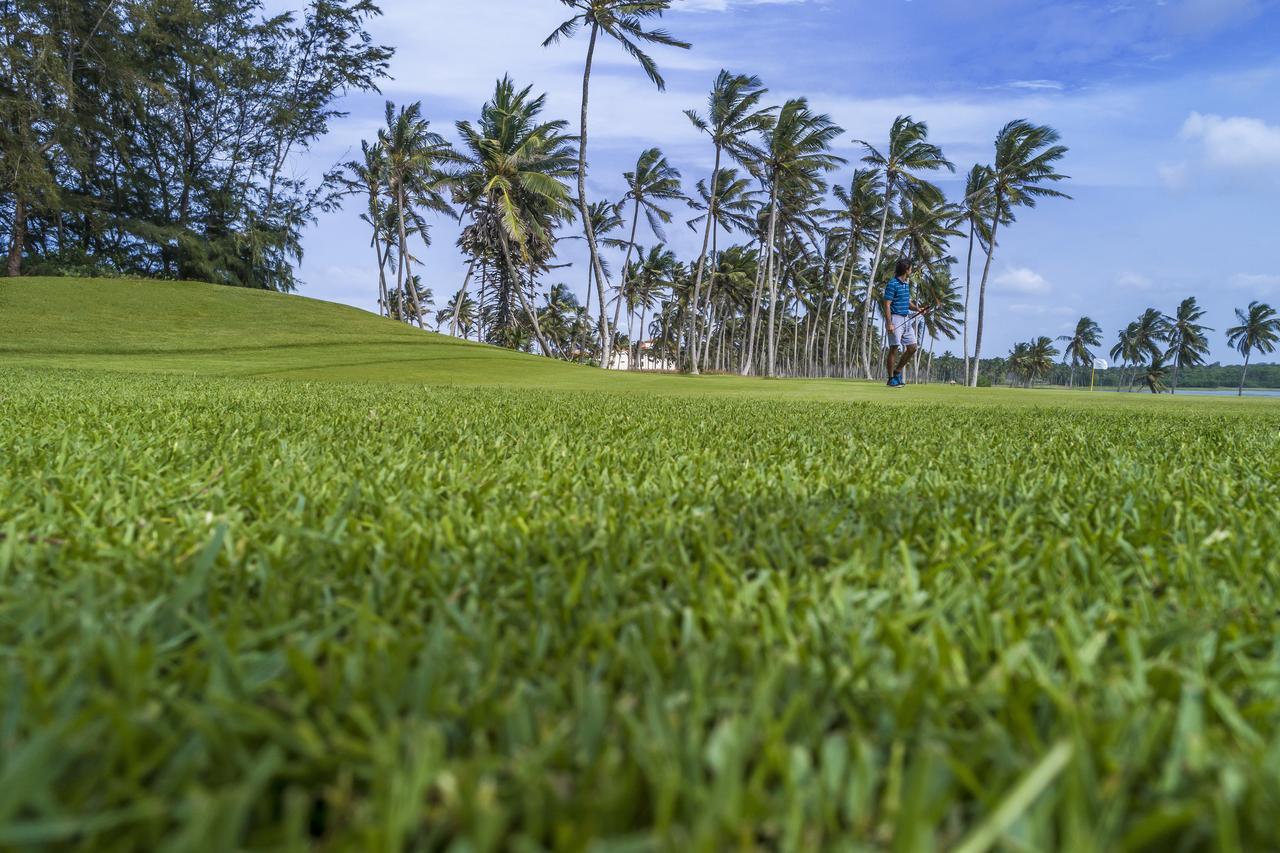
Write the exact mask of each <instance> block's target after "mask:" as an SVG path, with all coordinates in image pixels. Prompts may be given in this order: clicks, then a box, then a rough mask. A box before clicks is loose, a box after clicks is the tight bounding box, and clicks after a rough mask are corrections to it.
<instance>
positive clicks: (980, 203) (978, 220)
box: [960, 164, 995, 381]
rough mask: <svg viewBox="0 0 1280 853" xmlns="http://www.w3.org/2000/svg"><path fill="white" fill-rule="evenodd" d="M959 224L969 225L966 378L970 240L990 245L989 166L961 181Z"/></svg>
mask: <svg viewBox="0 0 1280 853" xmlns="http://www.w3.org/2000/svg"><path fill="white" fill-rule="evenodd" d="M960 207H961V209H962V210H963V211H964V219H963V221H964V222H965V223H966V224H967V225H968V226H969V250H968V254H967V255H966V256H965V265H964V375H965V380H966V381H968V376H969V295H970V293H971V291H972V289H973V288H972V284H973V243H974V238H975V237H976V238H977V239H978V242H979V243H981V244H982V245H983V246H986V245H988V244H989V243H990V242H991V220H992V218H993V216H994V214H995V196H994V194H993V193H992V191H991V167H990V166H982V165H978V164H975V165H974V167H973V168H972V169H970V170H969V176H968V177H967V178H966V179H965V184H964V200H963V201H962V202H961V203H960Z"/></svg>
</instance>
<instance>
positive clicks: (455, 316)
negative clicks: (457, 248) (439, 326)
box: [449, 260, 476, 338]
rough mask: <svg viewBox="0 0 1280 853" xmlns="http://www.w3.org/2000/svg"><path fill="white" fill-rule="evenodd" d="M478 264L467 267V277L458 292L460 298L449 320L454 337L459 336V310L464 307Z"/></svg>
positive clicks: (451, 334)
mask: <svg viewBox="0 0 1280 853" xmlns="http://www.w3.org/2000/svg"><path fill="white" fill-rule="evenodd" d="M475 269H476V262H475V261H474V260H473V261H471V263H470V264H468V265H467V276H466V278H464V279H463V280H462V287H461V289H459V290H458V296H457V299H456V301H455V302H454V303H453V316H452V317H450V318H449V334H450V336H452V337H455V338H456V337H457V336H458V309H459V308H461V307H462V303H463V300H465V299H466V298H467V287H468V285H470V284H471V275H472V274H473V273H474V272H475Z"/></svg>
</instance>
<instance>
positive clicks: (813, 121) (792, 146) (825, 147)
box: [761, 98, 845, 377]
mask: <svg viewBox="0 0 1280 853" xmlns="http://www.w3.org/2000/svg"><path fill="white" fill-rule="evenodd" d="M843 132H844V131H843V130H842V129H841V128H840V127H839V126H838V125H836V123H835V122H833V121H832V120H831V118H830V116H827V115H822V114H818V113H815V112H813V111H812V110H811V109H809V102H808V100H806V99H805V98H795V99H793V100H790V101H787V102H786V103H785V104H783V106H782V110H781V111H780V112H779V113H778V118H777V121H776V122H774V123H773V126H772V127H771V128H770V129H769V132H768V133H767V135H766V137H765V144H764V148H763V151H762V152H761V154H762V157H761V167H762V169H763V170H764V174H765V175H766V180H767V182H768V185H769V193H770V196H769V229H768V236H767V237H766V240H765V250H766V252H768V253H769V257H768V261H767V270H768V271H767V273H766V276H767V279H766V280H767V282H768V290H769V326H768V334H769V337H768V360H767V362H766V365H767V368H766V370H767V375H768V376H770V377H775V376H777V368H778V360H777V346H776V339H775V337H774V326H775V313H776V307H777V301H778V280H777V276H776V274H775V273H776V270H775V268H774V253H773V247H774V241H775V239H776V236H777V225H778V216H779V212H780V211H779V208H780V206H781V205H780V201H781V200H782V199H781V193H782V192H783V191H784V190H785V191H788V192H794V193H795V195H796V196H797V197H798V198H805V197H807V196H809V195H811V193H809V192H808V191H807V190H808V188H809V187H812V186H814V185H815V184H816V182H818V181H819V177H818V176H819V175H820V173H822V172H829V171H831V170H832V169H835V168H837V167H838V166H839V165H840V164H841V163H844V162H845V160H844V158H843V157H839V156H837V155H835V154H833V153H831V143H832V142H833V141H834V140H835V139H836V137H837V136H839V135H840V134H841V133H843Z"/></svg>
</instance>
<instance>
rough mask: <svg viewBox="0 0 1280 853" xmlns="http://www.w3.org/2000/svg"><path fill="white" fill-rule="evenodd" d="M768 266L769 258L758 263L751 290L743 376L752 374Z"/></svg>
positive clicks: (765, 249) (764, 248)
mask: <svg viewBox="0 0 1280 853" xmlns="http://www.w3.org/2000/svg"><path fill="white" fill-rule="evenodd" d="M762 248H763V250H764V251H765V252H768V251H769V249H768V248H767V247H762ZM767 264H768V259H767V258H760V259H759V260H758V261H757V263H756V283H755V287H754V288H752V290H751V319H750V320H749V321H748V323H747V349H746V354H745V357H744V358H743V360H742V375H743V376H746V375H747V374H748V373H750V372H751V366H752V362H753V361H754V359H755V351H756V337H757V331H758V327H759V325H760V294H761V292H762V291H763V290H764V276H765V268H766V265H767Z"/></svg>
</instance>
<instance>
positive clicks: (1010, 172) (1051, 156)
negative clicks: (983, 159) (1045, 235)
mask: <svg viewBox="0 0 1280 853" xmlns="http://www.w3.org/2000/svg"><path fill="white" fill-rule="evenodd" d="M1060 138H1061V135H1060V134H1059V133H1058V131H1056V130H1054V129H1053V128H1051V127H1049V126H1047V125H1034V124H1032V123H1031V122H1029V121H1027V120H1026V119H1017V120H1015V121H1011V122H1009V123H1008V124H1006V125H1005V126H1004V127H1003V128H1002V129H1001V130H1000V133H999V134H997V135H996V158H995V163H994V164H993V165H992V167H991V184H990V189H991V199H992V209H991V220H990V221H991V232H990V239H989V240H988V241H987V261H986V265H985V266H984V267H983V269H982V284H981V285H980V286H979V288H978V328H977V331H976V333H975V335H974V342H973V376H972V378H971V379H970V382H969V384H970V385H972V386H974V387H976V386H977V384H978V370H979V364H980V363H981V358H982V323H983V320H984V318H985V315H986V307H987V278H988V276H990V274H991V259H992V257H994V255H995V249H996V232H997V231H998V230H999V227H1000V225H1001V224H1004V223H1012V222H1013V221H1014V219H1015V217H1014V214H1013V212H1014V209H1015V208H1018V207H1035V205H1036V201H1037V200H1038V199H1041V198H1070V196H1068V195H1066V194H1065V193H1062V192H1059V191H1058V190H1055V189H1053V188H1052V187H1050V186H1047V184H1052V183H1056V182H1058V181H1063V180H1066V179H1067V176H1066V175H1063V174H1059V173H1058V172H1057V171H1055V164H1056V163H1057V162H1058V161H1059V160H1061V159H1062V158H1063V157H1064V156H1066V153H1067V147H1066V146H1065V145H1059V144H1058V140H1059V139H1060Z"/></svg>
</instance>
